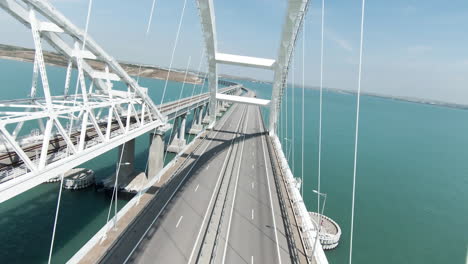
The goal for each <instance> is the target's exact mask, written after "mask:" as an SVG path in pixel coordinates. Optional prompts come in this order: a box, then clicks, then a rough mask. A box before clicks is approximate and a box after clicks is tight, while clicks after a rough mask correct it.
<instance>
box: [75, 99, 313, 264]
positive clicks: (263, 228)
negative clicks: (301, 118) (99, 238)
mask: <svg viewBox="0 0 468 264" xmlns="http://www.w3.org/2000/svg"><path fill="white" fill-rule="evenodd" d="M268 144H269V142H268V136H267V134H266V133H265V129H264V126H263V124H262V120H261V116H260V111H259V108H258V107H257V106H244V105H242V106H239V105H234V106H233V107H232V108H231V110H230V111H229V112H228V113H227V114H226V115H225V117H224V118H223V119H222V120H221V121H220V122H219V123H218V125H217V127H216V128H215V129H214V130H213V131H210V132H208V133H207V134H206V135H205V137H204V138H203V139H199V140H198V142H195V144H194V145H193V146H192V148H191V149H189V150H188V151H187V152H186V153H185V154H184V155H182V159H181V160H180V161H178V163H179V165H178V166H175V168H173V169H172V170H171V171H169V172H168V173H166V175H164V179H163V181H161V182H160V183H159V185H157V186H154V189H153V191H150V192H149V193H147V194H145V195H144V196H143V197H142V199H141V202H140V204H139V205H137V206H136V207H138V208H133V209H132V210H131V211H130V212H129V213H128V214H127V215H126V216H125V217H124V218H123V219H122V220H120V222H119V224H118V229H117V230H115V231H112V232H109V234H108V237H107V239H106V240H105V242H104V243H101V244H100V245H98V246H96V247H95V248H93V249H92V250H91V252H89V254H88V255H87V256H86V257H85V258H84V259H82V263H91V262H95V261H96V260H98V259H99V260H100V261H101V262H102V263H123V262H125V261H126V260H127V261H128V262H130V263H188V262H190V263H194V262H202V263H203V262H205V261H206V260H209V259H210V258H212V259H213V260H214V262H215V263H221V262H223V259H224V258H225V262H226V263H253V262H256V263H280V262H281V263H290V262H294V258H293V257H292V256H295V257H298V258H297V260H298V261H299V262H303V261H304V260H305V259H304V256H303V254H302V253H303V250H301V249H300V248H297V247H300V246H301V244H300V242H299V241H300V238H299V237H298V236H297V229H296V232H295V234H291V231H290V230H291V228H290V227H288V225H287V224H288V223H291V222H294V219H293V218H292V217H291V214H288V211H287V209H285V208H286V207H285V206H281V205H280V200H279V197H281V196H279V195H278V191H279V192H282V191H284V188H281V187H280V186H281V183H282V181H281V180H278V179H275V175H277V174H276V171H277V169H276V168H275V170H273V167H272V164H273V166H275V162H273V163H272V161H274V159H271V158H270V152H269V151H270V148H269V146H268ZM272 154H273V153H272ZM273 155H274V154H273ZM274 172H275V173H274ZM172 174H173V176H172V178H171V180H170V181H169V182H168V183H167V184H165V185H164V186H163V188H161V189H159V188H160V187H161V185H162V182H164V181H165V180H166V179H168V178H169V177H170V175H172ZM277 176H278V175H277ZM278 184H279V185H278ZM277 187H278V189H277ZM155 194H157V195H155ZM282 195H283V196H284V195H285V194H282ZM171 198H172V199H171ZM169 200H170V201H169ZM168 201H169V202H168ZM143 208H144V209H143ZM139 211H142V212H141V213H138V212H139ZM152 222H154V224H153V225H151V223H152ZM127 225H128V227H127V228H125V227H126V226H127ZM149 226H150V227H149ZM293 229H294V228H293ZM228 230H229V231H228ZM117 238H118V239H117ZM226 240H227V244H226ZM288 240H289V241H288ZM297 252H299V255H300V256H298V253H297ZM103 255H104V256H103ZM129 256H130V257H129Z"/></svg>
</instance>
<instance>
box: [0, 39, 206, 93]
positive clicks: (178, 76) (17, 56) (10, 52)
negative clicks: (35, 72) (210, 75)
mask: <svg viewBox="0 0 468 264" xmlns="http://www.w3.org/2000/svg"><path fill="white" fill-rule="evenodd" d="M43 54H44V60H45V63H46V64H48V65H53V66H58V67H67V66H68V58H66V57H65V56H63V55H61V54H59V53H55V52H49V51H44V52H43ZM0 59H7V60H16V61H21V62H30V63H32V62H34V50H33V49H27V48H23V47H18V46H11V45H4V44H0ZM86 62H87V63H88V64H90V65H91V66H92V67H93V68H94V69H96V70H99V71H104V67H105V64H104V62H102V61H99V60H89V59H86ZM119 64H120V66H122V68H123V69H124V70H125V71H126V72H127V73H128V74H129V75H131V76H137V75H138V74H139V75H140V77H145V78H151V79H159V80H166V78H167V74H168V70H167V69H164V68H161V67H157V66H150V65H141V69H140V65H137V64H135V63H128V62H119ZM73 68H76V66H75V64H74V65H73ZM184 79H185V83H191V84H201V83H202V82H203V80H202V78H200V77H199V76H197V75H196V74H193V73H190V72H189V73H187V78H185V72H180V71H178V70H174V69H172V70H171V72H170V74H169V80H170V81H176V82H184Z"/></svg>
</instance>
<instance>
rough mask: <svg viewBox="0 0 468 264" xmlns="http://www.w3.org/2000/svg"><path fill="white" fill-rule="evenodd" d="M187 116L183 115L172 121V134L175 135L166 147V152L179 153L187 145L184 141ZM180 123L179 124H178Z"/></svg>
mask: <svg viewBox="0 0 468 264" xmlns="http://www.w3.org/2000/svg"><path fill="white" fill-rule="evenodd" d="M186 120H187V115H186V114H184V115H182V116H180V117H178V118H176V119H175V120H174V126H173V127H172V129H173V133H176V135H175V136H174V138H173V139H172V140H171V143H170V144H169V146H168V147H167V151H169V152H173V153H179V152H180V151H181V150H182V149H183V148H184V147H185V145H186V144H187V142H186V141H185V123H186ZM179 121H180V124H178V123H179Z"/></svg>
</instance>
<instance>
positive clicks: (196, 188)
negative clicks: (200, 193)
mask: <svg viewBox="0 0 468 264" xmlns="http://www.w3.org/2000/svg"><path fill="white" fill-rule="evenodd" d="M199 186H200V184H197V187H195V192H197V190H198V187H199Z"/></svg>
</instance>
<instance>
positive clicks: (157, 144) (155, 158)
mask: <svg viewBox="0 0 468 264" xmlns="http://www.w3.org/2000/svg"><path fill="white" fill-rule="evenodd" d="M149 140H150V147H149V154H148V175H146V178H147V179H148V180H151V179H153V177H155V176H156V175H157V174H158V173H159V172H160V171H161V169H162V168H163V167H164V160H163V159H164V137H163V134H162V133H150V134H149Z"/></svg>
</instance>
